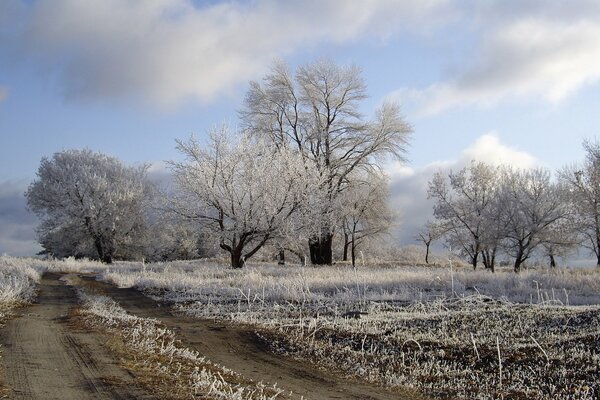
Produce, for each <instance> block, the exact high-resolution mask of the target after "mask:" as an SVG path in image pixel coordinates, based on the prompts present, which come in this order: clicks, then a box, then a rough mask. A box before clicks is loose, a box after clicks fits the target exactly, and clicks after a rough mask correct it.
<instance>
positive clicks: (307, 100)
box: [240, 61, 412, 264]
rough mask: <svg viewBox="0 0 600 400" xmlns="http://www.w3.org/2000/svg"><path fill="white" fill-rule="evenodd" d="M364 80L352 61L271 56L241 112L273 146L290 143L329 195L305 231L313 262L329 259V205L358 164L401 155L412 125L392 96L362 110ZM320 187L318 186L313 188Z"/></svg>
mask: <svg viewBox="0 0 600 400" xmlns="http://www.w3.org/2000/svg"><path fill="white" fill-rule="evenodd" d="M366 97H367V94H366V86H365V83H364V81H363V79H362V77H361V73H360V70H359V69H358V68H356V67H342V66H339V65H336V64H333V63H331V62H326V61H320V62H315V63H312V64H308V65H304V66H301V67H299V68H298V69H297V70H296V73H295V74H292V73H291V72H290V71H289V69H288V67H287V66H286V65H284V64H282V63H278V64H275V65H274V67H273V69H272V70H271V73H270V74H268V75H267V76H265V78H264V79H263V81H262V82H260V83H259V82H251V83H250V89H249V90H248V93H247V94H246V99H245V107H244V108H243V110H241V112H240V116H241V118H242V122H243V126H244V128H245V129H246V130H247V131H248V132H250V134H252V135H253V136H254V137H260V138H264V139H267V140H269V141H270V142H271V143H273V144H274V145H275V147H279V148H286V149H290V150H293V151H295V152H296V153H298V154H299V155H301V157H302V158H303V159H304V160H305V161H310V162H311V163H312V164H314V166H315V169H316V172H315V173H316V174H318V175H319V176H321V177H322V178H323V179H321V180H319V184H320V185H321V188H318V190H324V191H325V193H326V194H327V197H328V201H327V202H325V203H322V204H321V208H320V209H319V211H320V213H321V215H322V218H321V220H320V221H319V223H318V225H319V226H318V229H317V230H315V233H314V234H313V235H312V236H311V237H310V239H309V249H310V256H311V261H312V263H313V264H331V263H332V240H333V237H334V233H335V227H336V226H339V221H335V220H332V216H336V215H339V214H338V213H337V212H336V210H334V209H333V208H334V207H335V206H336V205H337V204H340V202H338V201H337V199H338V196H340V195H341V194H342V193H343V192H344V190H345V188H346V187H347V186H348V185H349V184H351V177H352V175H353V174H354V173H355V172H357V171H358V170H364V171H369V170H372V169H373V168H375V167H377V165H378V161H380V160H381V158H382V157H385V156H389V155H392V156H395V157H397V158H398V159H399V160H404V155H405V153H406V147H407V142H408V139H409V135H410V133H411V132H412V129H411V127H410V125H409V124H407V123H406V121H405V120H404V119H403V118H402V116H401V115H400V112H399V108H398V106H397V105H395V104H389V103H386V104H384V105H383V106H382V107H381V108H379V109H378V110H377V111H376V112H375V115H374V117H373V118H372V119H366V118H364V117H363V116H362V115H361V113H360V111H359V108H360V104H361V102H362V101H363V100H365V98H366ZM315 190H317V188H315Z"/></svg>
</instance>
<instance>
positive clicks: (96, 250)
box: [25, 150, 148, 263]
mask: <svg viewBox="0 0 600 400" xmlns="http://www.w3.org/2000/svg"><path fill="white" fill-rule="evenodd" d="M146 169H147V168H146V166H141V167H127V166H125V165H123V164H122V163H121V162H120V161H119V160H118V159H116V158H114V157H109V156H107V155H104V154H101V153H95V152H92V151H91V150H65V151H61V152H58V153H55V154H54V155H53V156H52V158H50V159H49V158H46V157H44V158H42V162H41V164H40V167H39V168H38V172H37V179H36V180H35V181H34V182H33V183H32V184H31V185H30V186H29V188H28V189H27V192H26V193H25V196H26V197H27V204H28V206H29V208H30V209H31V210H32V211H33V212H35V213H36V214H37V215H38V216H39V217H40V218H41V219H42V224H41V225H40V227H39V229H38V236H39V238H40V242H41V243H42V245H43V246H44V248H45V249H46V250H47V251H48V252H49V253H52V254H55V255H59V256H71V255H72V256H80V255H84V256H91V257H93V258H98V259H100V260H102V261H103V262H106V263H111V262H112V260H113V258H114V257H115V256H120V257H122V258H128V257H129V256H131V254H136V253H137V254H141V251H142V248H143V239H144V234H145V216H144V207H145V200H146V198H147V194H148V190H147V188H148V186H147V183H146Z"/></svg>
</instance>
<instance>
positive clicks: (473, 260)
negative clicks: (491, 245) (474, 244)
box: [471, 251, 479, 271]
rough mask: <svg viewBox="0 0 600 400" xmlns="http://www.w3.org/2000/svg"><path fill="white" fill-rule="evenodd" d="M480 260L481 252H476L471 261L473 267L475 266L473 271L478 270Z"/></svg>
mask: <svg viewBox="0 0 600 400" xmlns="http://www.w3.org/2000/svg"><path fill="white" fill-rule="evenodd" d="M478 258H479V251H478V252H476V253H475V254H474V255H473V258H472V259H471V265H472V266H473V271H475V270H476V269H477V259H478Z"/></svg>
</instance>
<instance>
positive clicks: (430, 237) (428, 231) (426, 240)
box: [415, 221, 444, 264]
mask: <svg viewBox="0 0 600 400" xmlns="http://www.w3.org/2000/svg"><path fill="white" fill-rule="evenodd" d="M443 234H444V230H443V228H442V226H440V225H438V224H435V223H433V222H431V221H427V223H426V224H425V225H424V226H423V227H422V228H421V229H420V230H419V231H418V232H417V234H416V235H415V240H417V241H419V242H421V243H423V244H424V245H425V264H429V250H430V247H431V244H432V243H433V242H434V241H435V240H438V239H439V238H440V237H442V236H443Z"/></svg>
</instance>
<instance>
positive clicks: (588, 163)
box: [559, 140, 600, 267]
mask: <svg viewBox="0 0 600 400" xmlns="http://www.w3.org/2000/svg"><path fill="white" fill-rule="evenodd" d="M583 148H584V150H585V161H584V162H583V164H582V165H571V166H567V167H565V168H563V169H562V170H561V171H560V172H559V178H560V180H561V181H562V182H563V184H564V185H565V186H566V187H567V188H568V193H569V201H570V203H571V205H572V207H573V210H574V218H575V225H576V229H577V230H578V232H579V235H580V236H581V238H582V240H581V244H582V245H583V246H584V247H586V248H588V249H589V250H590V251H591V252H593V254H594V255H595V256H596V260H597V261H596V264H597V266H598V267H600V143H599V142H598V141H591V140H585V141H584V142H583Z"/></svg>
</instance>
